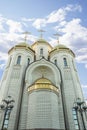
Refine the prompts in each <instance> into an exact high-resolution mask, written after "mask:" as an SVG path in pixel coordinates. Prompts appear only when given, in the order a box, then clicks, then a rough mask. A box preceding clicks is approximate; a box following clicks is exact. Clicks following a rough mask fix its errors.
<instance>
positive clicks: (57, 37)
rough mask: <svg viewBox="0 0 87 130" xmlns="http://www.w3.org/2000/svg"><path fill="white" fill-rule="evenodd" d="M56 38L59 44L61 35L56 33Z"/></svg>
mask: <svg viewBox="0 0 87 130" xmlns="http://www.w3.org/2000/svg"><path fill="white" fill-rule="evenodd" d="M54 36H55V37H56V39H57V43H58V44H59V37H60V36H61V35H60V34H59V33H55V34H54Z"/></svg>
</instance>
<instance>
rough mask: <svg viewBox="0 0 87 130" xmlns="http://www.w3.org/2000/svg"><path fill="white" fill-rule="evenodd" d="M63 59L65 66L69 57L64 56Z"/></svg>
mask: <svg viewBox="0 0 87 130" xmlns="http://www.w3.org/2000/svg"><path fill="white" fill-rule="evenodd" d="M63 61H64V66H67V59H66V58H63Z"/></svg>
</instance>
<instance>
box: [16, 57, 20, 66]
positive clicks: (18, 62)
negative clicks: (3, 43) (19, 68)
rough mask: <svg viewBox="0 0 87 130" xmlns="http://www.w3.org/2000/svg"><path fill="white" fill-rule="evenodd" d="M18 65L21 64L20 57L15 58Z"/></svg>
mask: <svg viewBox="0 0 87 130" xmlns="http://www.w3.org/2000/svg"><path fill="white" fill-rule="evenodd" d="M20 63H21V56H18V58H17V64H18V65H20Z"/></svg>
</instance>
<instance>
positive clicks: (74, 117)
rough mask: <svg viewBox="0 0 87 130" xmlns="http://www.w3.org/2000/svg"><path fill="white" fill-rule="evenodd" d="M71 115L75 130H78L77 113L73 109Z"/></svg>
mask: <svg viewBox="0 0 87 130" xmlns="http://www.w3.org/2000/svg"><path fill="white" fill-rule="evenodd" d="M72 114H73V119H74V124H75V129H76V130H78V129H79V122H78V115H77V111H76V110H75V109H74V108H73V109H72Z"/></svg>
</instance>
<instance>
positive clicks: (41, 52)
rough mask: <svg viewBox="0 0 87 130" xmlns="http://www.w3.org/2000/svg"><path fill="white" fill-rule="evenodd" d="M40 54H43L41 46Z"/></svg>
mask: <svg viewBox="0 0 87 130" xmlns="http://www.w3.org/2000/svg"><path fill="white" fill-rule="evenodd" d="M40 56H43V48H41V49H40Z"/></svg>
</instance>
